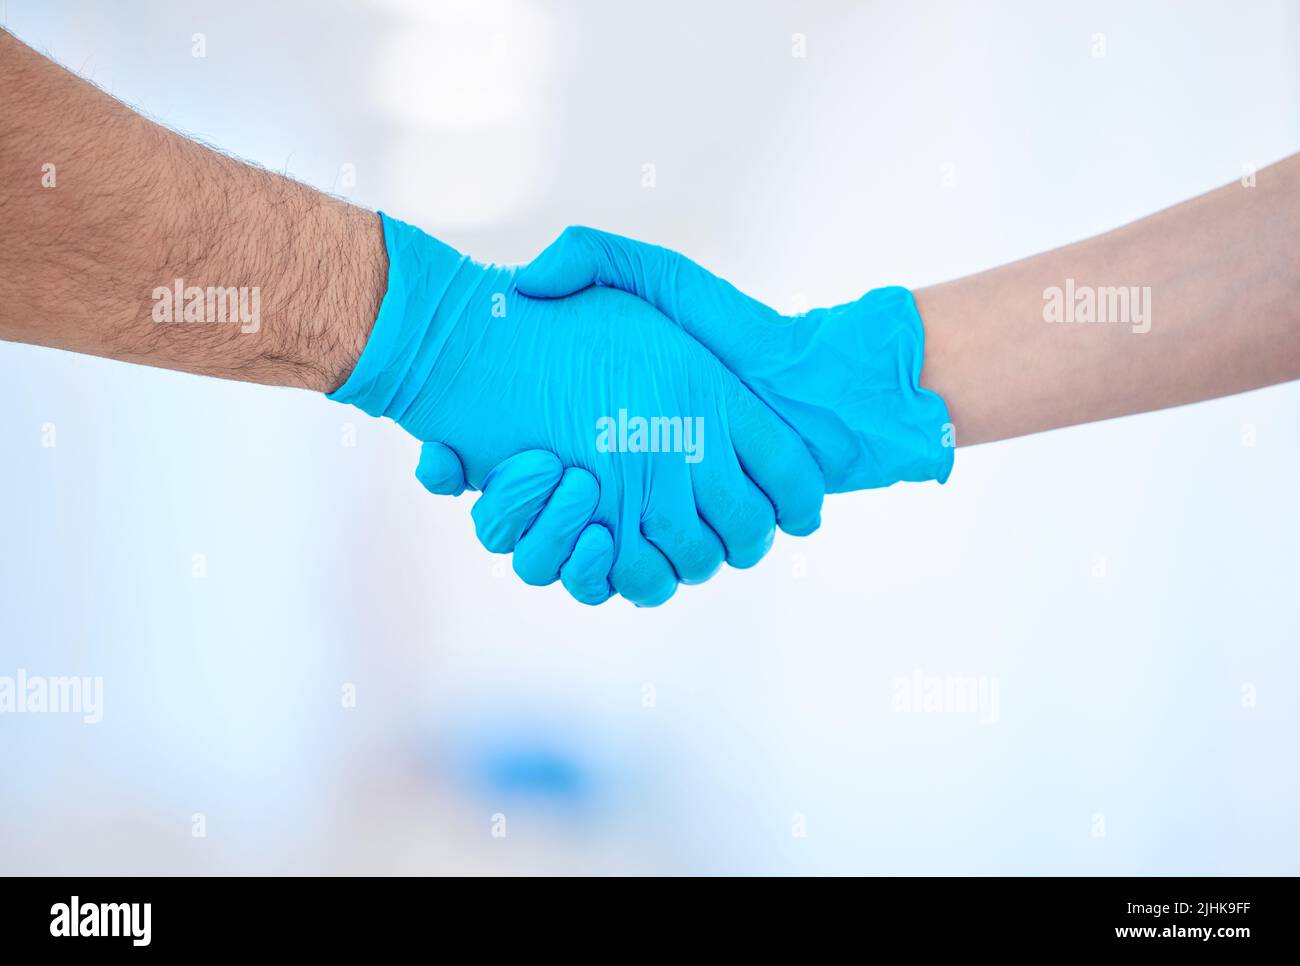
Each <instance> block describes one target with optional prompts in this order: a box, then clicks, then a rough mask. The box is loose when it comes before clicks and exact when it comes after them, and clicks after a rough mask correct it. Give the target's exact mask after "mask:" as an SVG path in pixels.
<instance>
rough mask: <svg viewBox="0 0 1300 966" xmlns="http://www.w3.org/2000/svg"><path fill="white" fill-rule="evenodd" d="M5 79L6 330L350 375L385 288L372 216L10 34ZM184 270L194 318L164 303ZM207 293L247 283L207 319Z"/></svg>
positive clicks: (157, 353)
mask: <svg viewBox="0 0 1300 966" xmlns="http://www.w3.org/2000/svg"><path fill="white" fill-rule="evenodd" d="M0 91H3V95H2V96H0V339H5V340H8V341H12V342H26V343H31V344H35V345H43V346H50V347H53V348H59V349H67V350H71V351H74V352H83V353H90V354H93V355H100V356H107V357H109V358H113V359H120V360H124V361H127V362H136V363H142V364H145V365H152V366H161V367H164V368H169V369H181V370H185V371H187V372H195V373H203V374H206V375H213V376H219V377H222V378H228V379H241V380H246V381H251V382H260V383H267V384H271V385H285V386H299V387H302V388H307V389H316V390H320V391H329V390H332V389H335V388H337V387H338V386H339V385H340V384H341V383H342V382H343V380H344V378H345V377H346V376H347V374H348V373H349V372H350V371H351V369H352V367H353V365H354V364H355V363H356V360H357V358H358V356H359V355H360V353H361V348H362V346H363V345H364V344H365V341H366V337H367V335H368V333H369V331H370V326H371V324H372V323H373V322H374V319H375V314H376V312H377V311H378V308H379V304H380V300H381V299H382V297H383V294H384V288H385V276H386V271H387V263H386V256H385V252H384V244H383V236H382V233H381V229H380V222H379V218H378V216H377V215H376V214H375V213H374V212H370V211H365V210H363V209H361V208H357V207H355V206H353V205H349V204H347V203H345V202H343V201H340V200H338V199H335V198H332V197H330V196H328V195H325V194H322V193H320V192H318V191H314V190H312V189H311V188H309V187H307V186H306V185H303V184H299V183H298V182H296V181H293V180H291V179H289V178H285V177H281V176H280V175H277V174H274V173H272V172H268V171H265V170H262V169H260V168H256V167H253V166H251V165H248V164H244V163H243V162H241V161H238V160H236V159H234V158H231V157H228V156H226V155H223V154H221V153H220V152H218V151H214V150H212V149H210V148H208V147H205V146H204V145H201V144H198V143H196V142H194V141H191V140H189V139H187V138H184V137H182V136H181V135H179V134H177V133H175V132H174V131H170V130H168V129H167V128H165V127H162V126H161V125H159V124H156V123H154V122H153V121H150V120H149V119H147V118H145V117H143V116H141V115H140V114H137V113H136V112H135V111H133V110H131V109H130V108H128V107H127V106H126V105H124V104H122V103H120V102H119V101H117V100H115V99H114V98H112V97H110V96H109V95H108V94H106V93H104V92H103V91H101V90H99V89H98V88H97V87H95V86H94V85H92V84H90V83H88V82H86V81H85V80H83V79H81V78H79V77H77V76H76V75H75V74H72V73H71V72H69V71H67V70H65V69H64V68H62V67H60V66H59V65H58V64H55V63H54V62H53V61H50V60H48V59H46V58H45V57H42V56H41V55H40V54H38V53H36V52H35V51H33V50H32V49H30V48H29V47H27V46H25V45H24V44H22V43H21V42H20V41H18V40H17V39H15V38H14V37H13V36H12V35H10V34H8V33H6V32H5V31H3V30H0ZM178 279H180V280H182V293H183V294H184V291H185V290H186V289H198V290H202V292H203V293H204V294H203V298H202V307H203V309H204V318H203V319H202V320H195V321H189V322H187V321H185V318H184V306H183V305H175V304H172V302H173V301H174V295H173V294H171V293H174V292H175V289H176V285H177V280H178ZM209 288H214V289H216V288H219V289H223V290H227V291H229V290H234V291H235V292H237V293H238V292H239V291H240V290H241V289H242V290H243V293H242V294H243V296H244V302H243V307H244V309H245V313H244V314H243V316H240V315H239V313H238V312H234V313H227V314H226V320H225V321H218V314H219V313H214V314H213V316H212V317H208V316H207V313H206V309H207V298H206V293H207V291H208V289H209ZM159 292H166V293H169V294H167V295H161V294H160V295H159V297H157V298H155V293H159ZM254 293H256V295H255V297H254ZM236 298H238V295H237V296H236ZM164 301H166V302H167V305H166V306H165V307H166V308H167V309H168V311H169V313H170V315H171V320H170V321H156V316H162V315H163V314H164V313H163V311H162V309H163V308H164V306H163V302H164ZM183 301H189V299H185V298H183ZM219 303H220V300H214V304H213V308H214V309H220V308H221V305H220V304H219ZM227 304H228V305H229V303H227ZM254 309H256V312H254V311H253V310H254ZM232 314H233V316H234V317H233V318H231V315H232Z"/></svg>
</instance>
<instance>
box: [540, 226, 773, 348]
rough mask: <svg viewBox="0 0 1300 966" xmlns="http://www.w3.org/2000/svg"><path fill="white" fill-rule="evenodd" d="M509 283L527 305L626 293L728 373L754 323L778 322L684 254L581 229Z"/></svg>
mask: <svg viewBox="0 0 1300 966" xmlns="http://www.w3.org/2000/svg"><path fill="white" fill-rule="evenodd" d="M515 284H516V285H517V286H518V288H519V291H520V292H522V293H523V294H525V295H531V296H533V297H535V298H558V297H560V296H564V295H572V294H573V293H574V292H577V291H579V290H581V289H584V288H586V287H587V286H589V285H606V286H609V287H610V288H617V289H622V290H623V291H624V292H630V293H631V294H633V295H636V296H638V297H640V298H642V299H644V300H645V301H647V302H649V303H650V304H651V305H653V306H654V307H655V308H657V309H658V310H659V311H660V312H662V313H663V314H664V315H666V316H668V318H670V319H672V320H673V321H674V322H676V323H677V324H678V325H680V326H681V327H682V328H683V329H685V330H686V331H687V332H688V333H690V335H691V336H693V337H694V338H695V339H696V340H697V341H699V342H702V343H703V344H704V345H705V346H707V347H708V348H709V349H710V350H711V351H712V352H713V354H714V355H716V356H717V357H718V358H719V359H721V360H722V362H723V363H724V364H726V365H728V366H729V367H730V368H732V369H738V368H740V367H741V366H742V365H743V363H744V361H745V360H746V359H747V358H749V356H750V355H752V353H753V345H754V331H753V326H754V325H755V324H758V325H763V326H765V327H766V326H780V325H781V324H782V323H783V322H784V321H785V320H784V319H783V318H782V316H781V315H780V313H778V312H776V311H775V310H774V309H771V308H769V307H768V306H766V305H764V304H763V303H762V302H759V301H758V300H756V299H752V298H750V297H749V296H748V295H745V294H744V293H743V292H741V291H740V290H739V289H737V288H736V287H735V286H734V285H732V284H731V283H730V282H727V281H725V280H723V279H721V278H718V277H717V276H716V275H714V274H713V273H712V272H709V271H708V270H707V269H704V268H702V267H700V266H699V265H697V264H695V262H693V261H691V260H690V259H689V258H687V257H685V256H684V255H679V254H678V253H677V252H674V251H670V250H669V249H667V248H660V247H659V246H658V245H647V244H646V243H645V242H639V241H636V240H634V239H631V238H624V237H623V236H621V235H612V234H610V233H609V232H604V231H597V230H596V229H594V228H586V227H583V226H581V225H573V226H571V227H569V228H566V229H565V230H564V231H563V232H562V233H561V234H560V237H559V238H557V239H556V240H555V241H553V242H552V243H551V244H550V245H549V246H548V247H547V248H546V250H545V251H543V252H542V253H541V254H540V255H538V256H537V258H535V259H534V260H533V261H532V263H531V264H529V265H526V266H524V268H523V269H521V270H520V272H519V274H518V276H517V277H516V279H515ZM747 322H748V323H750V324H745V323H747Z"/></svg>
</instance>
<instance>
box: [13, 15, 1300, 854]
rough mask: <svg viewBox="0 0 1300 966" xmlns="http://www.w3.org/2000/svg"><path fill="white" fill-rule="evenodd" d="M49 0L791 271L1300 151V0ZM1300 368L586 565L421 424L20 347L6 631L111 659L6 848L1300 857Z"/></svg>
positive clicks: (35, 667)
mask: <svg viewBox="0 0 1300 966" xmlns="http://www.w3.org/2000/svg"><path fill="white" fill-rule="evenodd" d="M0 14H2V15H3V16H2V17H0V19H2V20H3V22H4V23H5V24H6V25H7V27H8V28H9V29H11V30H13V31H14V32H15V33H16V34H17V35H18V36H19V37H21V38H22V39H24V40H25V41H27V42H28V43H30V44H32V45H34V46H36V47H37V48H38V49H42V50H45V51H47V52H49V53H51V54H52V55H53V56H54V57H56V58H57V59H59V60H60V61H61V62H62V63H64V64H66V65H68V66H70V67H71V68H72V69H74V70H77V71H79V72H81V73H82V74H84V75H85V76H87V77H90V78H91V79H93V80H94V81H95V82H96V83H99V84H101V85H103V86H104V87H106V88H107V89H109V90H110V91H112V92H113V93H114V94H115V95H117V96H118V97H121V98H122V99H124V100H126V101H127V102H128V103H131V104H133V105H136V106H138V107H140V108H141V109H143V110H145V111H147V112H148V113H150V114H151V115H153V116H154V117H157V118H158V119H160V120H161V121H163V122H165V123H167V124H169V125H172V126H174V127H176V128H177V129H179V130H181V131H184V132H186V133H188V134H191V135H194V136H196V137H200V138H202V139H204V140H206V141H208V142H210V143H212V144H215V145H219V146H221V147H222V148H224V149H226V150H228V151H230V152H232V153H235V154H237V155H239V156H241V157H244V158H248V159H250V160H253V161H256V162H258V163H261V164H263V165H265V166H267V167H270V168H274V169H278V170H287V171H288V172H289V173H290V174H292V175H293V176H295V177H298V178H300V179H302V180H304V181H306V182H307V183H309V184H312V185H314V186H317V187H319V188H321V189H325V190H333V191H335V192H337V193H340V194H344V195H346V196H348V197H350V198H352V199H353V200H354V201H356V202H357V203H358V204H362V205H365V206H369V207H374V208H381V207H382V208H383V209H385V210H387V211H391V212H393V213H394V214H397V215H399V216H400V217H402V218H404V219H405V220H408V221H412V222H415V223H418V224H421V225H422V226H423V227H424V228H426V229H427V230H429V231H431V232H433V233H434V234H437V235H439V236H440V237H442V238H444V239H445V240H447V241H448V242H450V243H451V244H453V245H456V246H457V247H459V248H460V249H461V250H463V251H467V252H470V253H472V254H474V255H475V256H476V257H478V258H480V259H482V260H494V261H524V260H527V259H528V258H530V257H531V256H532V255H533V254H535V253H536V252H537V251H538V250H540V249H541V248H542V247H543V246H544V245H545V244H546V243H547V242H548V241H549V240H550V239H551V238H552V237H553V236H554V235H555V234H557V233H558V232H559V231H560V229H562V228H563V227H564V226H565V225H566V224H568V223H571V222H572V223H586V224H592V225H597V226H600V227H603V228H607V229H610V230H614V231H618V232H622V233H625V234H629V235H633V236H637V237H641V238H644V239H646V240H649V241H653V242H657V243H660V244H664V245H668V246H671V247H675V248H678V249H680V250H682V251H684V252H686V253H687V254H689V255H691V256H692V257H694V258H695V259H696V260H698V261H701V262H703V263H704V264H706V265H708V266H709V267H711V268H712V269H714V270H715V271H717V272H718V273H720V274H722V275H725V276H727V277H729V278H730V279H732V280H733V281H734V282H735V283H736V284H737V285H739V286H740V287H741V288H742V289H745V290H747V291H749V292H750V293H752V294H754V295H756V296H758V297H760V298H762V299H764V300H766V301H768V302H770V303H772V304H774V305H776V306H778V307H780V308H783V309H790V308H794V307H798V306H801V305H803V306H809V305H821V304H831V303H835V302H841V301H845V300H848V299H851V298H855V297H857V296H858V295H860V294H861V293H862V292H864V291H865V290H867V289H868V288H871V287H874V286H877V285H881V284H902V285H909V286H913V287H915V286H919V285H924V284H927V283H930V282H935V281H940V280H943V279H946V278H951V277H954V276H957V275H960V274H965V273H968V272H972V271H976V270H979V269H981V268H986V267H990V266H992V265H995V264H998V263H1001V262H1004V261H1008V260H1011V259H1014V258H1017V257H1020V256H1023V255H1027V254H1030V253H1033V252H1037V251H1040V250H1043V249H1045V248H1048V247H1052V246H1056V245H1059V244H1063V243H1066V242H1069V241H1072V240H1075V239H1078V238H1081V237H1084V236H1087V235H1089V234H1093V233H1096V232H1098V231H1102V230H1105V229H1107V228H1110V227H1114V226H1117V225H1119V224H1122V223H1124V222H1125V221H1128V220H1132V219H1134V218H1137V217H1140V216H1142V215H1144V214H1146V213H1149V212H1151V211H1153V210H1156V209H1158V208H1161V207H1163V206H1166V205H1168V204H1171V203H1174V202H1177V201H1179V200H1182V199H1184V198H1186V197H1188V196H1191V195H1194V194H1196V193H1199V192H1201V191H1204V190H1207V189H1209V188H1212V187H1215V186H1217V185H1219V184H1223V183H1227V182H1231V181H1234V180H1237V179H1239V178H1241V176H1242V173H1243V170H1244V168H1245V166H1247V165H1255V166H1260V167H1262V166H1263V165H1265V164H1267V163H1269V162H1271V161H1274V160H1277V159H1279V158H1281V157H1283V156H1286V155H1287V154H1290V153H1292V152H1295V151H1296V150H1298V149H1300V6H1298V5H1297V3H1295V2H1277V3H1262V2H1260V3H1257V2H1251V3H1227V2H1221V3H1208V2H1182V3H1174V2H1167V3H1142V4H1133V3H1129V2H1100V3H1099V2H1088V3H1071V4H1066V3H1051V4H1046V3H1031V2H1017V3H997V4H993V3H988V4H964V3H956V2H953V3H907V4H897V3H864V2H856V3H850V2H839V3H831V2H827V3H818V4H815V5H814V4H796V3H793V2H789V3H786V2H766V0H765V2H743V3H742V2H739V0H736V2H714V3H700V2H687V0H673V2H668V0H659V2H656V3H653V4H644V3H610V2H604V3H602V2H596V0H589V2H553V3H535V4H534V3H524V2H520V0H509V2H507V0H495V2H478V3H449V2H428V3H410V4H398V3H383V4H378V5H374V6H367V5H353V4H341V3H306V2H302V3H265V2H260V3H255V2H245V0H234V2H225V3H221V4H199V3H196V2H179V3H176V2H173V3H165V2H139V3H117V4H104V3H92V2H85V3H74V2H60V3H51V2H34V0H33V2H16V0H8V2H7V3H6V2H3V0H0ZM197 33H201V34H204V36H205V40H206V56H205V57H201V58H199V57H195V56H193V55H192V50H193V43H194V40H193V35H194V34H197ZM795 34H802V35H804V37H805V38H806V54H807V55H806V57H795V56H792V45H793V43H794V39H793V35H795ZM1099 34H1100V35H1104V41H1102V42H1103V43H1104V56H1096V55H1095V54H1096V53H1097V51H1098V50H1099V49H1100V48H1099V38H1098V37H1097V35H1099ZM0 96H3V92H0ZM0 136H3V135H2V132H0ZM51 160H57V159H51ZM646 164H653V165H654V166H655V169H654V170H655V176H656V184H655V186H654V187H653V188H646V187H643V184H642V181H643V172H644V170H645V169H644V167H643V166H644V165H646ZM345 165H352V166H353V168H351V169H348V168H345ZM349 170H354V171H355V185H352V184H350V183H349V179H348V177H347V174H346V172H347V171H349ZM38 178H39V172H38V171H36V170H35V169H34V171H33V185H35V184H36V182H37V179H38ZM1242 190H1248V189H1245V188H1243V189H1242ZM1297 258H1300V253H1297ZM1135 284H1140V280H1139V281H1138V282H1135ZM1155 312H1156V315H1155V324H1156V325H1158V324H1159V315H1158V312H1159V307H1158V304H1157V305H1156V307H1155ZM1234 322H1235V320H1233V319H1231V318H1225V319H1224V320H1223V324H1225V325H1232V324H1234ZM1135 338H1140V336H1135ZM1298 404H1300V385H1297V384H1291V385H1288V386H1283V387H1277V388H1273V389H1269V390H1264V391H1260V392H1255V393H1249V394H1246V395H1242V396H1238V397H1235V398H1231V399H1226V400H1221V401H1217V402H1212V403H1207V404H1201V405H1198V406H1193V407H1187V408H1183V409H1179V410H1174V411H1168V412H1163V413H1158V414H1153V415H1147V416H1141V417H1135V418H1129V419H1123V420H1117V421H1112V422H1108V423H1103V424H1097V425H1093V426H1088V427H1083V428H1078V429H1072V430H1066V431H1060V432H1056V433H1050V434H1046V435H1042V436H1038V437H1034V438H1029V439H1024V440H1018V441H1011V442H1006V443H1002V444H997V445H993V446H986V447H980V448H976V449H972V450H961V451H959V452H958V454H957V463H956V469H955V472H954V473H953V476H952V479H951V482H950V483H949V484H948V485H946V486H944V487H939V486H937V485H936V484H926V485H914V486H898V487H894V488H892V489H889V490H885V491H877V492H864V493H857V494H850V495H843V496H836V497H832V498H830V499H829V501H828V504H827V507H826V510H825V513H824V515H823V520H824V525H823V528H822V530H821V531H820V532H819V533H818V534H816V535H815V536H813V537H811V538H809V539H806V540H795V539H792V538H789V537H785V536H780V537H778V540H777V543H776V545H775V547H774V549H773V551H772V553H771V554H770V555H769V557H768V558H767V559H766V560H765V561H764V562H763V563H762V564H761V565H759V566H758V567H757V568H756V569H754V570H752V571H748V572H738V571H724V572H723V573H722V574H721V575H720V576H718V577H717V578H716V579H714V580H713V581H711V582H710V583H708V584H706V585H704V586H702V587H694V588H683V589H682V590H681V591H680V592H679V593H678V595H677V596H676V597H675V598H674V599H673V600H672V601H671V602H670V603H669V604H668V605H667V606H665V607H663V608H661V609H658V610H653V611H645V610H637V609H634V608H632V607H631V606H628V605H626V604H625V603H623V602H621V601H616V602H611V603H609V604H606V605H605V606H602V607H600V608H597V609H586V608H582V607H580V606H579V605H577V604H574V603H573V602H571V601H570V600H569V599H568V598H567V597H566V596H565V595H564V593H563V592H562V591H561V590H560V588H559V587H558V586H557V587H551V588H547V589H544V590H537V589H534V588H529V587H525V586H524V585H522V584H521V583H519V582H518V581H517V580H516V579H515V578H514V576H513V574H512V573H511V572H510V570H509V563H508V559H507V558H501V557H492V556H490V555H488V554H487V553H486V552H485V551H483V550H482V549H481V548H480V547H479V546H478V545H477V543H476V542H475V540H474V536H473V528H472V524H471V521H470V518H469V512H468V511H469V507H470V501H471V499H472V497H471V496H469V495H467V496H464V497H461V498H459V499H456V500H451V499H446V498H434V497H431V496H429V495H427V494H426V493H424V491H423V490H422V489H421V488H420V487H419V485H418V484H417V483H416V482H415V480H414V477H413V475H412V471H413V469H414V466H415V462H416V457H417V446H416V444H415V443H414V442H413V441H412V440H410V439H408V438H406V437H405V436H404V434H403V433H402V432H401V431H400V430H399V429H397V428H396V427H395V426H393V425H391V424H388V423H379V422H377V421H373V420H370V419H368V418H367V417H365V416H363V415H361V414H360V413H358V412H356V411H354V410H350V409H344V408H341V407H339V406H336V405H334V404H331V403H329V402H327V401H325V400H324V399H322V398H320V397H318V396H314V395H312V394H309V393H304V392H298V391H292V390H276V389H267V388H259V387H253V386H247V385H239V384H233V383H222V382H218V381H215V380H206V379H200V378H195V377H192V376H186V375H179V374H174V373H168V372H161V371H153V370H148V369H143V368H136V367H132V366H128V365H124V364H119V363H112V362H106V361H101V360H95V359H89V358H77V357H74V356H71V355H67V354H63V353H58V352H53V351H49V350H43V349H33V348H26V347H17V346H11V345H0V506H2V507H3V508H4V509H3V518H4V521H5V525H4V530H3V544H2V545H0V605H2V607H0V675H14V674H15V673H16V671H17V669H18V668H25V669H26V671H27V672H28V673H29V674H44V675H61V674H78V675H83V674H86V675H102V676H103V678H104V692H105V693H104V705H105V707H104V721H103V722H102V723H101V724H98V725H85V724H82V723H81V722H80V719H79V718H77V717H75V716H64V715H51V714H46V715H33V714H28V715H16V714H14V715H0V776H3V777H2V778H0V785H2V787H3V795H0V819H2V821H0V871H3V872H27V873H56V872H64V873H118V872H126V873H143V872H161V873H172V872H225V873H231V872H253V871H279V872H349V871H364V872H466V871H474V872H477V871H553V872H571V871H600V872H609V871H647V872H860V873H936V872H944V873H1083V874H1094V873H1121V874H1129V873H1136V874H1148V873H1173V874H1191V873H1296V872H1297V871H1300V832H1298V831H1297V827H1296V821H1295V818H1296V815H1297V814H1300V777H1298V770H1297V760H1296V751H1295V748H1296V739H1297V735H1298V734H1300V710H1297V701H1296V696H1297V688H1298V686H1300V656H1298V654H1297V644H1298V643H1300V614H1298V610H1300V604H1298V603H1297V599H1298V598H1300V592H1298V587H1300V579H1298V578H1300V567H1298V566H1297V562H1296V544H1297V540H1298V539H1300V505H1298V501H1297V494H1300V460H1298V458H1297V456H1298V454H1300V418H1298V415H1297V413H1298V410H1300V405H1298ZM46 424H53V425H54V427H55V428H56V434H57V436H56V438H57V445H55V446H54V447H46V446H42V445H41V443H42V432H43V430H42V428H43V427H45V426H46ZM345 424H352V425H353V426H354V427H355V432H356V445H355V446H354V447H348V446H345V445H343V443H344V441H345V439H346V438H347V432H346V429H345ZM1251 443H1253V445H1249V444H1251ZM196 554H202V555H203V559H204V560H206V568H207V572H206V576H203V577H195V576H193V567H194V560H195V556H194V555H196ZM915 672H920V673H922V674H924V675H936V676H944V675H963V676H975V677H985V678H986V679H987V680H988V681H990V682H996V685H997V688H998V703H997V714H996V720H994V721H981V720H980V716H979V715H972V714H962V713H946V714H904V713H898V712H897V711H895V710H894V708H893V699H894V697H895V689H894V682H895V679H896V678H898V677H900V676H910V675H913V674H914V673H915ZM345 684H352V685H354V686H355V688H356V693H357V706H356V707H355V708H351V709H345V708H343V707H342V702H341V699H340V694H341V689H342V688H343V687H344V685H345ZM647 686H649V687H647ZM1251 694H1254V695H1255V699H1254V702H1253V706H1252V702H1251V701H1249V700H1248V698H1249V696H1250V695H1251ZM648 695H653V706H652V707H646V706H645V704H646V703H647V700H646V699H647V696H648ZM196 815H202V816H203V823H204V825H205V829H206V836H204V837H195V835H194V834H192V833H193V829H194V827H195V818H194V817H195V816H196ZM494 815H504V816H505V822H506V830H507V834H506V835H505V837H504V838H498V837H494V836H493V835H492V829H493V816H494ZM498 828H499V825H498ZM800 832H804V833H806V834H802V835H801V834H799V833H800Z"/></svg>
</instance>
